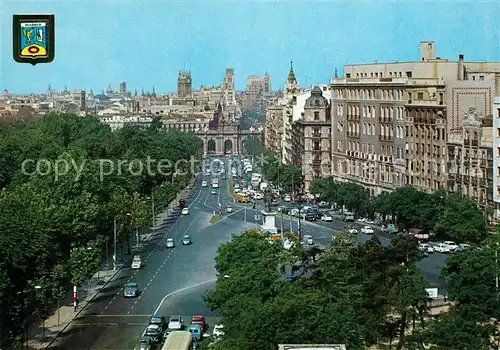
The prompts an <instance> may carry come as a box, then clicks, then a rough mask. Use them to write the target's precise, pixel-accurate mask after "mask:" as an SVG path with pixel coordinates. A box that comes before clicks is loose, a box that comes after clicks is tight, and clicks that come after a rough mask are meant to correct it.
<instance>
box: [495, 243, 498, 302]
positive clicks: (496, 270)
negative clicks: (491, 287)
mask: <svg viewBox="0 0 500 350" xmlns="http://www.w3.org/2000/svg"><path fill="white" fill-rule="evenodd" d="M495 289H496V294H497V300H498V242H497V244H496V248H495Z"/></svg>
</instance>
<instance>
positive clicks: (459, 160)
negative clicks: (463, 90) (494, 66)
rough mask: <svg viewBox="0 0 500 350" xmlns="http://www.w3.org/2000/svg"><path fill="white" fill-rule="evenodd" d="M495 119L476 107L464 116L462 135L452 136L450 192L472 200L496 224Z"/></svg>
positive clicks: (450, 141) (449, 142)
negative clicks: (493, 136) (494, 180)
mask: <svg viewBox="0 0 500 350" xmlns="http://www.w3.org/2000/svg"><path fill="white" fill-rule="evenodd" d="M490 122H491V118H489V117H488V116H484V115H479V113H478V111H477V109H476V107H470V108H469V110H468V112H467V113H465V114H464V117H463V120H462V128H461V133H458V132H453V133H451V134H450V135H449V136H448V172H449V174H448V190H450V191H453V192H456V193H459V194H462V195H464V196H468V197H470V198H472V199H473V200H474V201H476V202H477V204H478V205H479V206H480V207H481V209H482V210H483V211H484V213H485V219H486V221H487V222H488V223H490V224H492V223H493V222H494V221H495V203H494V202H493V147H492V146H493V142H492V127H491V126H488V125H491V123H490Z"/></svg>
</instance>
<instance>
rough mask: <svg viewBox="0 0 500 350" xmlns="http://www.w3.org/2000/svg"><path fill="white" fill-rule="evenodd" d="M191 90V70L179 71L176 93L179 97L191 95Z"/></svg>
mask: <svg viewBox="0 0 500 350" xmlns="http://www.w3.org/2000/svg"><path fill="white" fill-rule="evenodd" d="M192 91H193V85H192V81H191V72H190V71H179V77H178V78H177V95H179V97H187V96H191V94H192Z"/></svg>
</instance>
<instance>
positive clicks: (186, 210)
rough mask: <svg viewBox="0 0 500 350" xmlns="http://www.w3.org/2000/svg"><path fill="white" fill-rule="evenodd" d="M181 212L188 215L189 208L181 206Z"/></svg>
mask: <svg viewBox="0 0 500 350" xmlns="http://www.w3.org/2000/svg"><path fill="white" fill-rule="evenodd" d="M181 214H182V215H188V214H189V209H188V208H187V207H186V208H183V209H182V211H181Z"/></svg>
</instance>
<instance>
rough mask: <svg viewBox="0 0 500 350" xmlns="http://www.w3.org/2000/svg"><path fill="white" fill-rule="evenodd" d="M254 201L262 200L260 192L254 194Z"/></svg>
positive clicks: (262, 196)
mask: <svg viewBox="0 0 500 350" xmlns="http://www.w3.org/2000/svg"><path fill="white" fill-rule="evenodd" d="M255 199H264V195H263V194H262V193H260V192H257V193H255Z"/></svg>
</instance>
